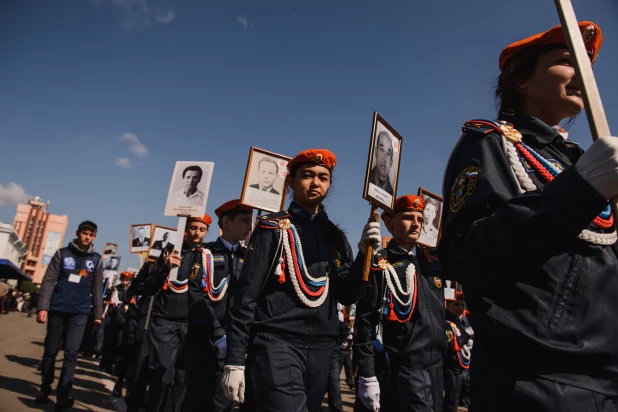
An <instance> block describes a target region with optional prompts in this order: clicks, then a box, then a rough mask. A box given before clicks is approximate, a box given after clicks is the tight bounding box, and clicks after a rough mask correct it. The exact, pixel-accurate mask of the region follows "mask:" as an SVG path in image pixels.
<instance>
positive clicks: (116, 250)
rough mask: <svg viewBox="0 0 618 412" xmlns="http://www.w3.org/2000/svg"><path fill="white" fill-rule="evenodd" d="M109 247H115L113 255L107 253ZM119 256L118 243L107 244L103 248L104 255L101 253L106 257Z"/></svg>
mask: <svg viewBox="0 0 618 412" xmlns="http://www.w3.org/2000/svg"><path fill="white" fill-rule="evenodd" d="M108 246H114V249H113V252H112V253H105V252H106V251H107V250H108ZM117 254H118V243H110V242H106V243H105V246H103V253H101V255H102V256H106V255H117Z"/></svg>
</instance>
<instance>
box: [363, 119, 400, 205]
mask: <svg viewBox="0 0 618 412" xmlns="http://www.w3.org/2000/svg"><path fill="white" fill-rule="evenodd" d="M401 141H402V138H401V136H400V135H399V134H398V133H397V132H396V131H395V130H394V129H393V128H392V127H391V126H390V125H389V124H388V123H386V121H385V120H384V119H382V118H381V117H380V116H379V115H378V114H377V113H375V114H374V127H373V134H372V137H371V146H370V151H369V160H368V162H367V175H366V177H365V194H364V196H363V197H365V198H366V199H367V200H369V201H370V202H371V203H373V204H375V205H377V206H381V207H382V208H384V209H391V208H392V205H393V204H394V201H395V196H396V193H397V178H398V175H399V159H400V157H401Z"/></svg>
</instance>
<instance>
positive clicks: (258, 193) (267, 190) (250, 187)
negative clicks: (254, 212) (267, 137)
mask: <svg viewBox="0 0 618 412" xmlns="http://www.w3.org/2000/svg"><path fill="white" fill-rule="evenodd" d="M263 159H268V160H266V163H271V164H274V165H275V170H274V177H273V182H272V183H271V184H270V186H268V183H269V182H267V184H266V185H263V184H262V183H263V180H264V179H262V181H260V179H258V176H257V175H258V173H259V167H260V163H261V162H262V161H263ZM290 160H292V158H291V157H287V156H284V155H280V154H278V153H273V152H269V151H268V150H264V149H259V148H257V147H254V146H251V150H250V151H249V160H247V169H246V171H245V180H244V182H243V185H242V191H241V193H240V203H242V204H243V205H246V206H251V207H252V208H254V209H258V210H265V211H268V212H279V211H281V210H283V208H284V206H285V196H286V194H287V185H286V183H285V179H286V177H287V165H288V162H289V161H290ZM255 162H257V163H255ZM271 176H272V175H271ZM264 177H265V178H267V176H264ZM254 182H256V183H254Z"/></svg>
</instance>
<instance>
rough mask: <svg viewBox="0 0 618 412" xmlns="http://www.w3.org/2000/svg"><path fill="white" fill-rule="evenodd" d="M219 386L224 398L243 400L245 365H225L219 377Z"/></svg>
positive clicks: (235, 400) (241, 401)
mask: <svg viewBox="0 0 618 412" xmlns="http://www.w3.org/2000/svg"><path fill="white" fill-rule="evenodd" d="M221 387H222V388H223V394H224V395H225V397H226V398H228V399H229V400H231V401H234V402H240V403H243V402H244V401H245V367H244V366H238V365H225V366H224V367H223V376H222V377H221Z"/></svg>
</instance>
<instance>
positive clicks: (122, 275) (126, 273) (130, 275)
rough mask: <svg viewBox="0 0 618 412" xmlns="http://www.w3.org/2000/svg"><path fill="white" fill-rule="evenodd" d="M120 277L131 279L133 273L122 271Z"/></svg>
mask: <svg viewBox="0 0 618 412" xmlns="http://www.w3.org/2000/svg"><path fill="white" fill-rule="evenodd" d="M120 277H121V278H123V279H133V273H131V272H122V273H121V274H120Z"/></svg>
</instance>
